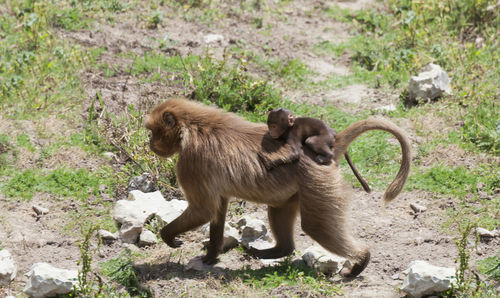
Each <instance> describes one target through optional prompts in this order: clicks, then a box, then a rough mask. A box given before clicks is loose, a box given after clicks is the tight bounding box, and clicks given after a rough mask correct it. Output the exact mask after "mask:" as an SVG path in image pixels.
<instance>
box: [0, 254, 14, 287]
mask: <svg viewBox="0 0 500 298" xmlns="http://www.w3.org/2000/svg"><path fill="white" fill-rule="evenodd" d="M16 273H17V267H16V263H15V262H14V258H13V257H12V255H11V254H10V252H9V251H8V250H6V249H2V250H0V286H7V285H8V284H9V283H10V282H11V281H12V280H14V278H15V277H16Z"/></svg>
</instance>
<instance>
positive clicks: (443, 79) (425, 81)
mask: <svg viewBox="0 0 500 298" xmlns="http://www.w3.org/2000/svg"><path fill="white" fill-rule="evenodd" d="M444 94H451V88H450V79H449V78H448V74H447V73H446V72H445V71H444V70H442V69H441V67H440V66H439V65H436V64H433V63H429V64H427V65H426V66H425V67H424V68H423V70H422V72H421V73H419V74H418V76H412V77H411V79H410V82H409V83H408V100H409V101H410V102H409V103H418V100H419V99H422V100H432V99H436V98H438V97H441V96H442V95H444Z"/></svg>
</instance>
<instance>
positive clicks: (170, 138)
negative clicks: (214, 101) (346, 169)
mask: <svg viewBox="0 0 500 298" xmlns="http://www.w3.org/2000/svg"><path fill="white" fill-rule="evenodd" d="M366 121H368V122H366ZM366 121H365V122H363V121H360V122H357V123H355V124H353V125H351V126H349V127H348V128H347V129H346V130H344V131H343V132H341V133H339V135H338V136H340V140H339V139H337V141H336V142H335V146H334V153H335V156H336V158H337V157H339V156H342V155H343V154H344V153H345V151H346V150H347V148H348V146H349V144H350V143H351V142H352V141H353V140H354V139H355V138H356V137H357V136H358V135H359V134H361V133H363V132H364V131H366V130H369V129H383V130H386V131H389V132H391V133H392V134H394V135H396V136H397V137H398V140H399V141H400V142H401V145H402V148H403V150H402V152H403V160H402V162H403V164H402V167H401V170H400V172H399V173H398V176H397V178H396V180H395V181H394V182H393V183H392V184H391V186H390V187H389V189H388V191H387V192H386V200H387V201H388V199H387V198H391V199H392V198H393V197H395V195H397V194H398V193H399V191H401V189H402V187H403V185H404V183H405V181H406V177H407V175H408V173H407V172H408V170H409V143H408V140H407V139H406V138H405V137H404V135H403V133H402V131H401V130H400V129H399V128H397V127H396V126H395V125H393V124H392V123H390V122H387V121H381V120H366ZM360 123H361V124H360ZM146 127H147V128H148V129H149V130H151V131H152V138H151V142H150V145H151V149H152V150H153V151H154V152H155V153H157V154H158V155H160V156H163V157H167V156H170V155H172V154H174V153H178V154H179V158H178V163H177V178H178V182H179V185H180V186H181V188H182V190H183V192H184V195H185V197H186V200H187V201H188V203H189V205H188V208H187V209H186V210H185V211H184V212H183V213H182V214H181V215H180V216H179V217H178V218H176V219H175V220H174V221H172V222H171V223H169V224H168V225H167V226H165V227H164V228H163V229H162V231H161V236H162V239H163V240H164V241H165V243H167V244H168V245H169V246H171V247H177V246H179V245H180V244H181V243H180V242H179V241H177V240H176V239H175V238H176V237H177V236H178V235H179V234H181V233H184V232H186V231H189V230H192V229H194V228H196V227H198V226H201V225H203V224H205V223H207V222H210V244H209V246H208V250H207V254H206V255H205V256H204V258H203V261H204V262H205V263H207V264H212V263H214V262H216V258H217V256H218V254H219V252H220V251H221V250H222V245H223V243H222V242H223V241H222V239H223V237H222V235H223V232H224V221H225V214H226V210H227V201H228V199H230V198H231V197H237V198H241V199H245V200H249V201H253V202H257V203H263V204H267V205H268V215H269V223H270V226H271V230H272V232H273V234H274V237H275V239H276V246H275V247H274V248H271V249H265V250H251V251H250V252H251V253H253V254H254V255H256V256H257V257H260V258H278V257H282V256H286V255H289V254H290V253H291V252H292V251H293V250H294V248H295V246H294V240H293V230H294V223H295V220H296V217H297V214H298V213H299V212H300V215H301V225H302V229H303V230H304V232H306V233H307V234H308V235H310V236H311V237H312V238H313V239H314V240H316V241H317V242H318V243H319V244H321V245H322V246H323V247H325V248H326V249H328V250H329V251H331V252H333V253H335V254H337V255H340V256H344V257H347V258H349V259H351V260H352V261H353V262H354V266H353V267H352V268H350V269H349V270H344V271H343V272H342V273H343V275H345V276H356V275H358V274H359V273H361V271H363V269H364V268H365V267H366V265H367V264H368V261H369V259H370V253H369V251H368V249H367V248H366V247H364V246H362V245H359V244H358V243H357V242H356V241H355V239H354V238H353V237H352V234H351V233H350V231H349V229H348V228H349V224H348V223H347V220H346V219H347V216H346V211H347V210H348V204H349V201H350V199H349V197H350V188H349V187H348V186H347V185H346V184H345V182H344V180H343V179H342V176H341V174H340V172H339V169H338V167H337V163H336V162H335V163H331V164H330V165H328V166H324V165H323V166H322V165H318V164H317V163H316V162H314V160H313V158H314V156H315V153H314V152H312V151H311V150H307V148H306V149H305V150H304V153H303V154H302V155H301V158H300V159H299V161H298V162H297V163H289V164H284V165H282V166H280V167H277V168H274V169H272V170H267V169H266V167H265V166H264V163H263V161H262V159H261V158H259V153H260V154H261V155H263V156H265V157H268V158H270V159H275V158H276V157H280V156H281V157H283V158H286V156H288V155H289V154H290V153H291V151H290V147H289V146H283V144H282V143H280V142H278V141H276V140H273V139H272V138H271V137H270V136H269V135H268V134H267V133H266V132H267V127H266V126H265V125H262V124H255V123H250V122H247V121H245V120H243V119H242V118H240V117H238V116H235V115H234V114H231V113H225V112H223V111H221V110H219V109H216V108H212V107H207V106H205V105H202V104H199V103H195V102H191V101H188V100H185V99H171V100H168V101H166V102H165V103H162V104H160V105H158V106H157V107H156V108H155V109H154V110H153V112H152V113H151V115H150V117H149V118H148V119H147V121H146ZM262 153H264V154H262ZM405 155H406V156H405Z"/></svg>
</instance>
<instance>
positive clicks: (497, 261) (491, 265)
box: [477, 251, 500, 282]
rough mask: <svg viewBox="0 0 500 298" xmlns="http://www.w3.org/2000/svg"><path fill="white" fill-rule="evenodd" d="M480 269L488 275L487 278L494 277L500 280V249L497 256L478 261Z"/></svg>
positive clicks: (497, 280)
mask: <svg viewBox="0 0 500 298" xmlns="http://www.w3.org/2000/svg"><path fill="white" fill-rule="evenodd" d="M477 263H478V265H479V271H480V272H481V273H482V274H483V275H485V276H486V278H487V279H493V280H495V281H496V282H500V251H499V252H497V255H496V256H491V257H488V258H486V259H484V260H480V261H478V262H477Z"/></svg>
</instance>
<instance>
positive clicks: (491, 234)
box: [476, 228, 497, 238]
mask: <svg viewBox="0 0 500 298" xmlns="http://www.w3.org/2000/svg"><path fill="white" fill-rule="evenodd" d="M476 232H477V234H478V235H479V237H481V238H495V237H496V236H497V233H496V231H489V230H487V229H485V228H476Z"/></svg>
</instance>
